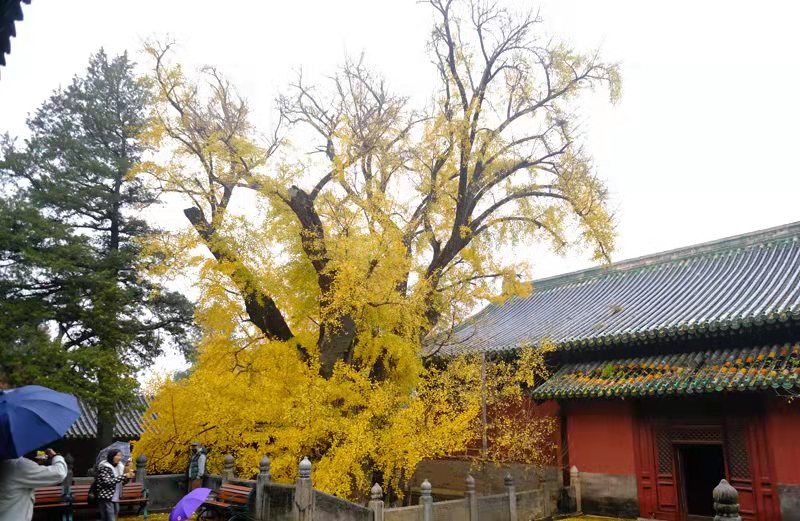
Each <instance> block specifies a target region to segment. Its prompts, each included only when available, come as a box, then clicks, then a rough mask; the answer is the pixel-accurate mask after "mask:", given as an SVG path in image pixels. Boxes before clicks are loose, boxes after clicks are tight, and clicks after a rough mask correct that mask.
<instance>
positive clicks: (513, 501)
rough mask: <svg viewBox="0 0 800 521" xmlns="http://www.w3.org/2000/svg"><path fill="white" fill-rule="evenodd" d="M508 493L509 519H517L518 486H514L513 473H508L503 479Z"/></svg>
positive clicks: (511, 520) (513, 520)
mask: <svg viewBox="0 0 800 521" xmlns="http://www.w3.org/2000/svg"><path fill="white" fill-rule="evenodd" d="M503 483H504V484H505V486H506V494H508V521H517V487H515V486H514V478H513V477H511V473H510V472H508V473H506V477H505V479H504V480H503Z"/></svg>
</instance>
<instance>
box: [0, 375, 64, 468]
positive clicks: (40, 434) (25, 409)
mask: <svg viewBox="0 0 800 521" xmlns="http://www.w3.org/2000/svg"><path fill="white" fill-rule="evenodd" d="M78 416H80V410H79V409H78V400H77V399H76V398H75V397H74V396H72V395H71V394H66V393H58V392H56V391H54V390H52V389H48V388H47V387H42V386H40V385H26V386H25V387H19V388H17V389H7V390H5V391H0V459H11V458H19V457H20V456H22V455H23V454H26V453H28V452H30V451H32V450H35V449H38V448H40V447H42V446H43V445H46V444H48V443H51V442H53V441H55V440H57V439H59V438H61V437H62V436H63V435H64V433H65V432H67V429H69V428H70V426H71V425H72V424H73V423H74V422H75V420H77V419H78Z"/></svg>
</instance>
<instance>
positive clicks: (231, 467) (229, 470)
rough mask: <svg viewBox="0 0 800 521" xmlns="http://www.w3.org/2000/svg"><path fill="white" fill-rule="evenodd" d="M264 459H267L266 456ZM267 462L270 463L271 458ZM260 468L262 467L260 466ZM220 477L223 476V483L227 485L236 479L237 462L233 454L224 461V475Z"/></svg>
mask: <svg viewBox="0 0 800 521" xmlns="http://www.w3.org/2000/svg"><path fill="white" fill-rule="evenodd" d="M264 457H265V458H266V456H264ZM262 461H263V459H262ZM267 461H268V462H269V458H267ZM260 467H261V465H260V464H259V468H260ZM220 475H221V476H222V483H227V482H228V481H230V480H232V479H233V478H235V477H236V462H235V461H234V459H233V456H232V455H231V454H228V455H227V456H225V458H224V459H223V460H222V473H221V474H220Z"/></svg>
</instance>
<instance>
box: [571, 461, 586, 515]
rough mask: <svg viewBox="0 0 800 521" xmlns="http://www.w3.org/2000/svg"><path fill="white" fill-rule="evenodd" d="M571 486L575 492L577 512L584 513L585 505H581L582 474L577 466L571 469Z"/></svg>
mask: <svg viewBox="0 0 800 521" xmlns="http://www.w3.org/2000/svg"><path fill="white" fill-rule="evenodd" d="M569 484H570V485H572V487H573V489H574V490H575V511H576V512H583V508H582V507H583V505H582V504H581V474H580V472H578V467H576V466H575V465H573V466H572V468H571V469H569Z"/></svg>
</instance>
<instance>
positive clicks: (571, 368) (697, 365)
mask: <svg viewBox="0 0 800 521" xmlns="http://www.w3.org/2000/svg"><path fill="white" fill-rule="evenodd" d="M799 391H800V344H794V345H791V344H784V345H775V346H765V347H755V348H744V349H718V350H710V351H699V352H688V353H679V354H668V355H654V356H649V357H641V358H628V359H618V360H596V361H592V362H584V363H577V364H568V365H565V366H563V367H562V368H561V369H559V370H558V371H557V372H556V373H555V374H554V375H553V376H552V377H551V378H549V379H548V380H547V381H546V382H544V383H543V384H541V385H540V386H538V387H537V388H536V389H535V390H534V391H533V393H532V395H533V397H534V398H535V399H538V400H545V399H586V398H589V399H592V398H595V399H596V398H615V397H622V398H625V397H633V398H636V397H652V396H679V395H680V396H684V395H693V394H694V395H700V394H710V393H722V392H775V393H778V394H795V393H797V392H799Z"/></svg>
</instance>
